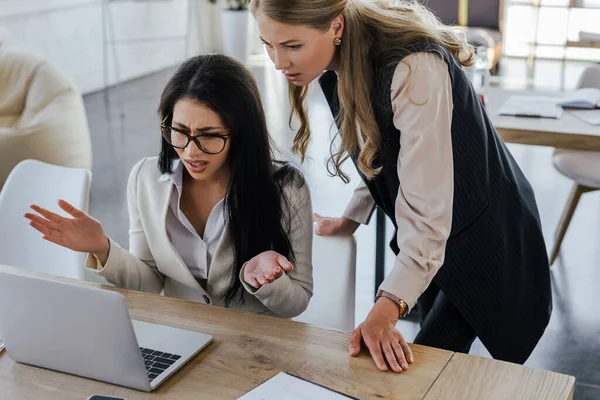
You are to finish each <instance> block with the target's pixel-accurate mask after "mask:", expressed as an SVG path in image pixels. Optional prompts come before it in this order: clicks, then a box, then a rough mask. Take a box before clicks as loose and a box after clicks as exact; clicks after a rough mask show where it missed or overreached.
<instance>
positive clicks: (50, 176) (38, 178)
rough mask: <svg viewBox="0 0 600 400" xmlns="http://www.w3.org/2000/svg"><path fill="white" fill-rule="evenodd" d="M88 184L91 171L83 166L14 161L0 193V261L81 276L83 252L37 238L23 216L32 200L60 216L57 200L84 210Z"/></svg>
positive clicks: (71, 275) (38, 234)
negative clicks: (13, 166)
mask: <svg viewBox="0 0 600 400" xmlns="http://www.w3.org/2000/svg"><path fill="white" fill-rule="evenodd" d="M90 183H91V173H90V171H88V170H85V169H78V168H68V167H60V166H56V165H52V164H46V163H44V162H41V161H37V160H25V161H22V162H20V163H19V164H17V166H16V167H15V168H14V169H13V170H12V172H11V173H10V175H9V176H8V179H7V180H6V183H5V184H4V187H3V188H2V190H1V191H0V264H5V265H11V266H15V267H21V268H26V269H30V270H35V271H40V272H45V273H50V274H53V275H60V276H65V277H69V278H75V279H84V261H85V254H83V253H76V252H74V251H71V250H69V249H66V248H63V247H61V246H58V245H56V244H54V243H50V242H47V241H45V240H43V239H42V235H41V234H40V233H39V232H38V231H36V230H35V229H33V228H32V227H31V226H29V224H28V221H27V219H25V218H24V217H23V214H24V213H26V212H30V211H31V210H30V209H29V206H30V205H31V204H37V205H39V206H41V207H44V208H46V209H48V210H50V211H53V212H55V213H57V214H61V215H65V216H66V214H65V213H64V212H63V211H62V210H60V208H59V207H58V205H57V203H56V201H57V200H58V199H64V200H66V201H68V202H69V203H71V204H72V205H73V206H75V207H77V208H79V209H80V210H83V211H87V209H88V204H89V193H90Z"/></svg>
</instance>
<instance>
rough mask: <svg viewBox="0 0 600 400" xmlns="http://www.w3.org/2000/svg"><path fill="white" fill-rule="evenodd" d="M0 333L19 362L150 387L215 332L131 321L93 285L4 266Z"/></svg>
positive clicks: (121, 302) (119, 302)
mask: <svg viewBox="0 0 600 400" xmlns="http://www.w3.org/2000/svg"><path fill="white" fill-rule="evenodd" d="M0 338H2V340H3V341H4V343H5V345H6V352H7V354H6V355H8V357H10V358H11V359H12V360H14V361H15V362H20V363H25V364H30V365H35V366H38V367H42V368H47V369H52V370H56V371H61V372H65V373H68V374H73V375H78V376H83V377H86V378H91V379H95V380H98V381H103V382H108V383H112V384H115V385H120V386H125V387H129V388H133V389H137V390H142V391H146V392H150V391H152V390H154V389H156V388H157V387H158V386H159V385H160V384H161V383H163V382H164V381H165V380H167V379H168V378H169V376H171V375H172V374H173V373H175V371H177V370H178V369H179V368H181V367H182V366H183V365H184V364H185V363H186V362H188V361H189V360H190V359H191V358H192V357H194V356H195V355H196V354H197V353H198V352H200V350H202V349H203V348H204V347H206V345H208V344H209V343H210V342H211V340H212V337H211V336H210V335H205V334H202V333H198V332H192V331H187V330H182V329H176V328H172V327H169V326H165V325H156V324H149V323H146V322H141V321H135V320H131V318H130V317H129V312H128V309H127V304H126V302H125V298H124V297H123V295H121V294H120V293H118V292H114V291H110V290H104V289H100V288H95V287H86V286H79V285H75V284H70V283H65V282H59V281H54V280H48V279H43V278H38V277H32V276H26V275H19V274H13V273H9V272H0Z"/></svg>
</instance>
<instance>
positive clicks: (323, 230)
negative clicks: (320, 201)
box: [313, 213, 360, 236]
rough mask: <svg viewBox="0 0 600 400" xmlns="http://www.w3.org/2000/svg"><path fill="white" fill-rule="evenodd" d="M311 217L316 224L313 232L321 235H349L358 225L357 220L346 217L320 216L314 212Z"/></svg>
mask: <svg viewBox="0 0 600 400" xmlns="http://www.w3.org/2000/svg"><path fill="white" fill-rule="evenodd" d="M313 218H314V221H315V222H316V224H317V226H316V228H315V233H316V234H317V235H321V236H350V235H352V234H353V233H354V231H356V229H358V227H359V225H360V224H359V223H358V222H356V221H352V220H351V219H349V218H346V217H341V218H330V217H322V216H320V215H319V214H317V213H315V214H314V215H313Z"/></svg>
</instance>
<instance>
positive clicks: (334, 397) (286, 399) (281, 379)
mask: <svg viewBox="0 0 600 400" xmlns="http://www.w3.org/2000/svg"><path fill="white" fill-rule="evenodd" d="M316 399H319V400H348V399H350V397H347V396H344V395H342V394H339V393H337V392H334V391H332V390H329V389H326V388H324V387H321V386H319V385H315V384H313V383H310V382H307V381H305V380H302V379H299V378H296V377H294V376H291V375H288V374H286V373H283V372H280V373H278V374H277V375H275V376H274V377H273V378H271V379H269V380H268V381H266V382H265V383H263V384H262V385H260V386H258V387H256V388H254V389H253V390H252V391H250V392H248V393H246V394H245V395H243V396H242V397H239V398H238V399H237V400H316Z"/></svg>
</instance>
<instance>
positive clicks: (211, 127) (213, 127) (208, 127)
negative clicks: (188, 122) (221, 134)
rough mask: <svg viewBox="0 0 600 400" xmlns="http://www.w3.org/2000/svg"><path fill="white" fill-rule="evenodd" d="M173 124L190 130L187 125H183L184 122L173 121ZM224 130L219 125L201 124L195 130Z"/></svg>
mask: <svg viewBox="0 0 600 400" xmlns="http://www.w3.org/2000/svg"><path fill="white" fill-rule="evenodd" d="M174 124H175V125H177V126H178V127H180V128H184V129H187V130H188V131H189V130H190V128H188V127H187V126H185V125H184V124H182V123H181V122H175V123H174ZM219 129H220V130H224V128H222V127H220V126H203V127H202V128H196V131H197V132H208V131H216V130H219Z"/></svg>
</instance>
